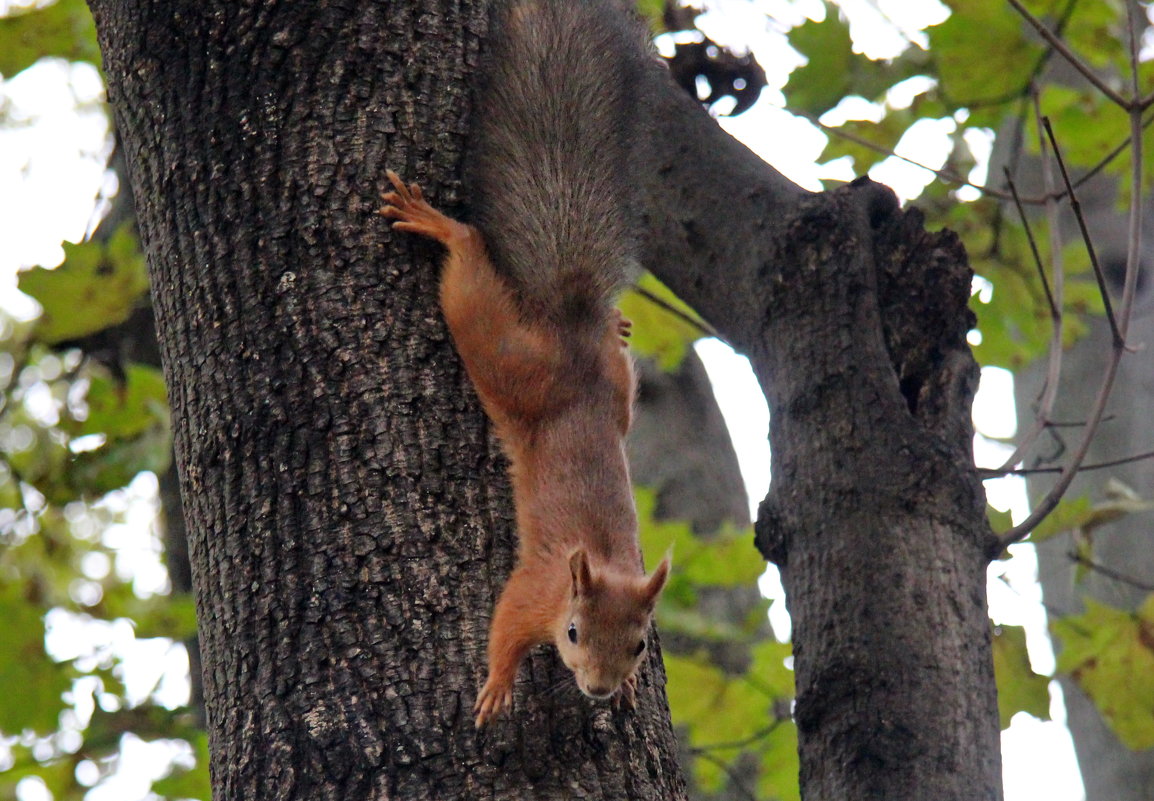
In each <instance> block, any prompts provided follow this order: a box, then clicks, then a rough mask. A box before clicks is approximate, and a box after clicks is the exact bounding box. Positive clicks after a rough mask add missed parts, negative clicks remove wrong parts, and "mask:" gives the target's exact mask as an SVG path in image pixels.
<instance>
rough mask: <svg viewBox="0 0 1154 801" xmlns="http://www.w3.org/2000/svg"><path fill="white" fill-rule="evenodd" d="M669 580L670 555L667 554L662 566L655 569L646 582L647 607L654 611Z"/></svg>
mask: <svg viewBox="0 0 1154 801" xmlns="http://www.w3.org/2000/svg"><path fill="white" fill-rule="evenodd" d="M668 578H669V554H665V558H664V559H662V560H661V564H659V565H658V566H657V567H655V568H654V569H653V572H652V573H650V574H649V578H648V579H647V580H646V582H645V590H644V595H643V597H644V599H645V603H646V605H648V606H649V609H650V610H651V611H652V609H653V607H654V606H656V604H657V596H658V595H660V594H661V591H662V590H663V589H665V581H666V579H668Z"/></svg>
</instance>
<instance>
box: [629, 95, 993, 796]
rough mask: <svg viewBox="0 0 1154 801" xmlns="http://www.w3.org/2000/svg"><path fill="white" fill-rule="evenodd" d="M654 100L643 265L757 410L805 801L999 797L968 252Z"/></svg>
mask: <svg viewBox="0 0 1154 801" xmlns="http://www.w3.org/2000/svg"><path fill="white" fill-rule="evenodd" d="M653 98H654V105H655V110H654V111H653V113H654V114H655V115H656V116H657V117H658V118H660V119H662V120H665V121H667V122H666V125H665V129H664V134H665V136H664V137H662V138H661V139H659V140H655V143H654V145H655V146H654V148H653V151H652V153H651V154H650V161H651V163H649V164H647V165H646V167H647V169H646V170H645V172H644V174H645V175H646V176H647V177H648V180H649V186H648V187H647V189H648V202H649V206H648V210H649V220H648V223H649V224H648V226H647V228H646V232H645V233H646V235H647V237H648V239H647V244H648V250H647V254H646V255H647V259H648V261H647V263H646V266H647V267H649V268H650V269H652V270H653V271H654V272H655V273H657V275H658V276H659V277H660V278H662V280H664V281H665V283H666V284H668V285H669V286H670V287H671V288H672V289H673V290H674V291H675V292H677V293H678V294H679V295H681V297H683V298H684V299H686V300H687V301H688V302H689V303H690V304H691V305H693V306H694V308H696V309H697V310H698V311H699V312H701V313H702V314H703V315H704V316H705V317H706V319H708V320H709V321H710V322H711V323H713V325H715V326H716V327H717V328H718V329H719V330H720V331H721V332H722V333H723V334H724V335H725V336H726V337H727V338H728V339H729V340H730V341H731V342H733V343H735V344H736V346H737V347H738V348H739V349H741V350H743V351H744V352H745V353H746V354H747V355H749V356H750V359H751V361H752V363H753V366H754V370H755V372H756V373H757V375H758V378H759V380H760V382H761V384H762V387H763V388H764V389H765V391H766V396H767V398H768V399H769V402H770V408H771V409H772V418H771V442H772V445H773V456H772V459H773V464H772V468H773V485H772V487H771V491H770V494H769V496H768V497H767V498H766V500H765V501H764V502H763V503H762V506H761V512H760V515H759V519H758V526H757V528H758V535H759V547H760V548H761V549H762V552H763V553H764V554H765V555H766V556H767V557H768V558H771V559H773V560H774V561H775V562H777V563H778V565H779V566H780V567H781V569H782V578H783V582H784V584H785V588H786V593H787V599H788V603H789V609H790V613H791V615H792V617H793V623H794V629H793V635H794V653H795V670H796V673H797V677H796V681H797V706H796V712H795V717H796V721H797V725H798V735H799V750H800V758H801V788H802V796H803V797H806V798H814V799H836V798H846V799H865V798H885V799H924V798H931V797H932V798H935V799H959V801H960V800H961V799H975V798H982V799H997V798H1001V778H1000V753H999V745H1000V743H999V735H998V716H997V708H996V695H995V690H994V683H993V670H992V666H991V661H990V636H989V622H988V619H987V616H986V605H985V568H986V565H987V563H988V561H989V558H990V556H991V555H992V554H991V548H992V547H993V538H992V535H991V533H990V531H989V529H988V526H987V524H986V522H985V512H984V496H983V492H982V489H981V485H980V482H979V481H978V479H977V476H976V473H975V471H974V467H973V461H972V457H971V440H972V429H971V424H970V404H971V401H972V396H973V391H974V389H975V387H976V379H977V366H976V364H975V362H974V361H973V358H972V356H971V354H970V352H969V348H968V346H967V345H966V343H965V334H966V331H967V329H968V328H969V327H970V326H971V324H972V320H971V315H970V313H969V311H968V310H967V309H966V301H967V299H968V297H969V287H970V281H971V273H970V270H969V267H968V265H967V263H966V259H965V254H964V252H962V249H961V247H960V245H959V244H958V243H957V241H956V239H955V238H954V237H953V236H952V235H949V234H948V233H942V234H937V235H928V234H926V233H925V232H923V231H922V229H921V220H920V216H919V215H918V214H917V213H916V212H901V211H899V210H898V209H897V208H896V204H895V203H894V201H893V197H892V194H890V193H888V191H885V190H882V188H881V187H878V186H877V185H874V184H870V183H868V182H864V183H863V182H855V184H854V185H851V186H849V187H846V188H845V189H842V190H839V191H836V192H832V193H826V194H824V195H813V196H810V195H808V194H807V193H804V192H803V191H802V190H800V189H798V188H797V187H794V186H793V185H792V184H790V183H789V182H788V181H786V180H785V179H784V178H782V177H781V176H780V175H779V174H777V173H776V172H774V171H773V170H771V169H770V168H768V167H766V166H765V165H764V164H762V163H760V162H759V161H758V160H757V159H756V158H755V157H753V156H752V155H751V154H749V153H748V151H745V150H744V148H741V147H740V145H737V144H736V143H734V142H732V140H730V139H729V138H728V137H726V136H725V135H724V134H722V133H720V132H718V131H716V130H715V129H714V128H711V127H709V126H708V123H707V121H706V120H704V119H703V115H701V114H695V113H693V112H694V111H696V109H692V108H687V107H686V106H687V105H692V104H687V102H686V101H683V100H682V99H680V98H677V97H676V96H674V95H673V94H671V93H663V92H661V91H660V90H659V89H655V90H654V92H653ZM735 220H738V221H743V222H744V223H745V226H746V229H747V235H746V236H741V235H740V232H738V231H737V230H735V229H736V226H735V224H734V221H735Z"/></svg>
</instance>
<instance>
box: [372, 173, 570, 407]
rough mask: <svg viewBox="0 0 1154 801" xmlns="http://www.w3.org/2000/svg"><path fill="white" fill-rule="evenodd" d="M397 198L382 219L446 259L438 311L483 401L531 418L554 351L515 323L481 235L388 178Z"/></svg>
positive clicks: (542, 336) (553, 370)
mask: <svg viewBox="0 0 1154 801" xmlns="http://www.w3.org/2000/svg"><path fill="white" fill-rule="evenodd" d="M387 174H388V177H389V180H390V181H391V182H392V184H393V187H394V189H395V191H393V192H387V193H385V194H384V195H382V197H383V198H384V200H385V202H386V204H388V205H386V206H385V207H384V208H382V209H381V214H383V215H384V216H386V217H389V218H391V219H394V220H396V222H394V223H393V227H394V228H397V229H399V230H402V231H410V232H412V233H416V234H421V235H423V236H427V237H430V238H432V239H436V240H437V241H438V242H440V243H441V244H443V245H444V246H445V247H446V248H447V249H448V251H449V253H448V257H447V258H446V259H445V266H444V269H443V270H442V273H441V291H440V296H441V310H442V312H443V313H444V315H445V321H446V322H447V323H448V324H449V330H450V332H451V333H452V335H453V342H454V343H455V344H456V346H457V351H458V353H460V355H461V359H462V360H463V361H464V362H465V366H466V368H468V370H469V376H470V377H471V378H472V379H473V383H474V384H475V385H476V387H477V390H478V392H479V393H480V395H481V398H482V400H485V401H486V405H489V404H490V403H493V404H494V405H496V406H497V407H498V409H497V410H499V411H501V412H503V413H505V414H510V415H514V416H519V417H532V416H534V415H535V414H536V413H538V412H539V411H541V410H542V409H543V408H544V407H545V406H546V405H547V404H548V403H550V402H551V400H552V399H553V397H554V394H555V393H554V391H553V380H552V379H553V378H554V376H555V375H556V374H557V366H556V364H555V362H556V361H557V360H558V358H559V354H560V347H559V345H558V344H557V343H556V342H554V341H552V340H551V339H550V337H549V336H548V334H547V333H546V332H544V331H541V330H538V329H536V328H531V327H530V326H528V325H526V324H525V323H524V322H522V320H521V315H520V313H519V311H518V308H517V300H516V298H515V297H514V295H513V292H512V291H511V290H510V289H509V286H508V284H507V283H506V282H505V280H504V279H503V278H502V277H501V276H500V275H498V274H497V272H496V270H494V269H493V265H492V263H491V262H490V261H489V257H488V254H487V253H486V252H485V243H484V240H483V238H482V237H481V233H480V231H478V230H477V229H476V228H474V227H473V226H471V225H465V224H464V223H461V222H458V221H457V220H454V219H452V218H451V217H449V216H447V215H445V214H442V213H441V212H439V211H437V210H436V209H435V208H433V207H432V206H430V205H429V204H428V203H427V202H426V201H425V199H424V197H423V196H422V194H421V188H420V187H419V186H418V185H417V184H409V185H407V186H406V184H405V183H404V182H403V181H401V179H400V178H399V177H398V176H397V175H396V173H394V172H391V171H390V172H388V173H387Z"/></svg>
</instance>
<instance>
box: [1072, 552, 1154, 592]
mask: <svg viewBox="0 0 1154 801" xmlns="http://www.w3.org/2000/svg"><path fill="white" fill-rule="evenodd" d="M1066 556H1068V557H1070V560H1071V561H1073V562H1077V563H1078V564H1080V565H1082V566H1083V567H1086V568H1089V569H1090V570H1093V571H1095V572H1096V573H1101V574H1102V575H1103V576H1106V577H1107V578H1112V579H1114V581H1119V582H1121V583H1123V584H1129V585H1130V586H1131V587H1134V588H1135V589H1139V590H1142V591H1144V592H1154V584H1150V583H1148V582H1145V581H1142V580H1141V579H1136V578H1134V577H1133V576H1127V575H1126V574H1125V573H1120V572H1118V571H1117V570H1115V569H1114V568H1112V567H1107V566H1106V565H1104V564H1102V563H1100V562H1095V561H1094V560H1093V559H1090V558H1089V557H1086V556H1083V555H1082V554H1080V553H1078V552H1077V551H1070V552H1068V553H1067V554H1066Z"/></svg>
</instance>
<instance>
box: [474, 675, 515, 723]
mask: <svg viewBox="0 0 1154 801" xmlns="http://www.w3.org/2000/svg"><path fill="white" fill-rule="evenodd" d="M511 706H513V685H512V684H511V683H507V682H498V681H494V679H493V677H492V676H490V677H489V680H488V681H486V682H485V686H484V687H482V688H481V692H479V693H478V694H477V703H475V704H473V712H475V713H476V715H477V717H476V719H475V720H474V725H475V726H476V727H477V728H478V729H479V728H481V727H482V726H484V725H485V724H486V723H488V722H489V721H490V720H492V719H493V718H495V717H497V715H499V714H500V713H501V712H503V711H504V710H506V709H509V708H510V707H511Z"/></svg>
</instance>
